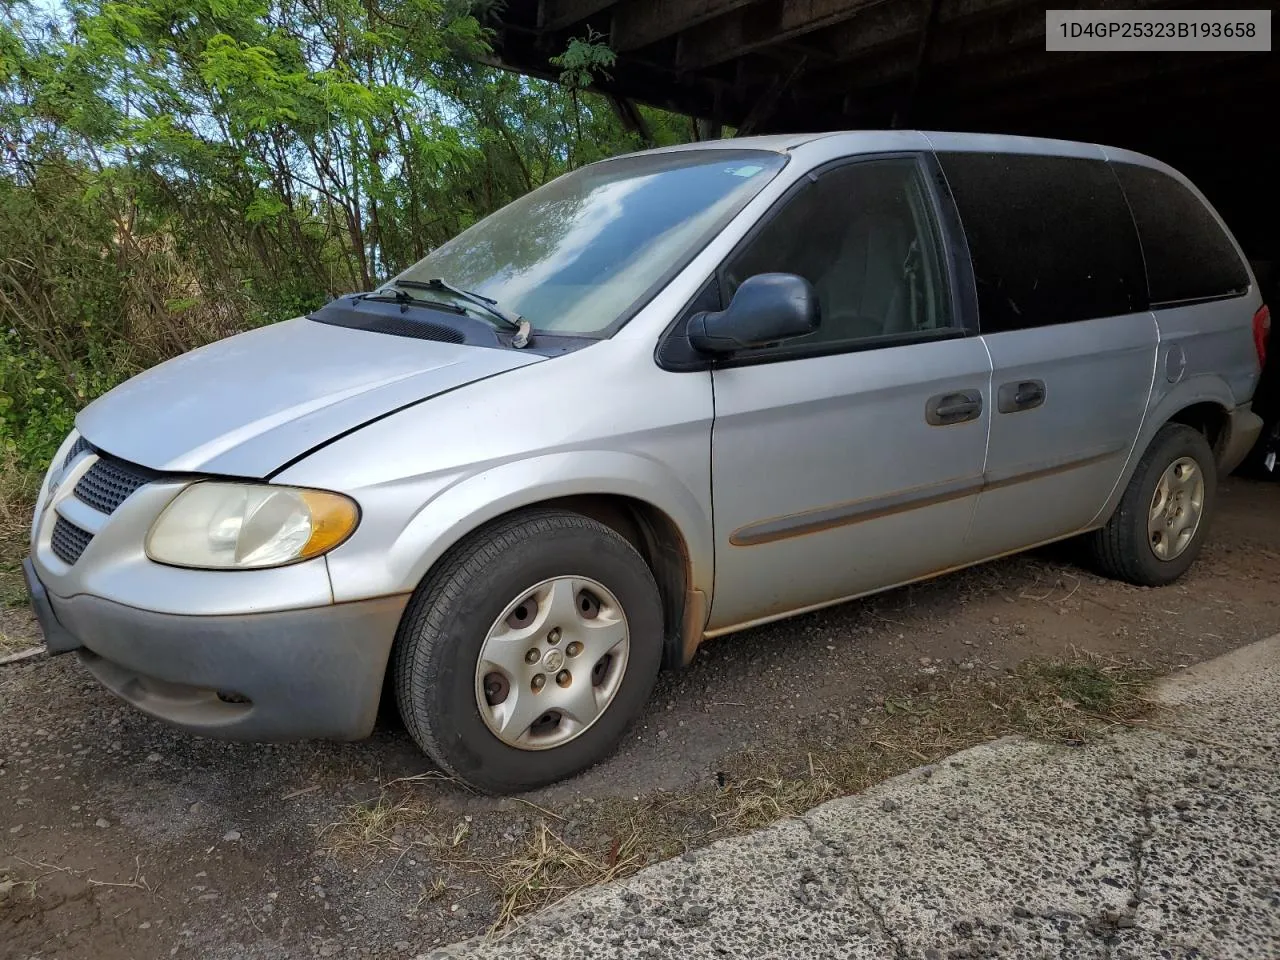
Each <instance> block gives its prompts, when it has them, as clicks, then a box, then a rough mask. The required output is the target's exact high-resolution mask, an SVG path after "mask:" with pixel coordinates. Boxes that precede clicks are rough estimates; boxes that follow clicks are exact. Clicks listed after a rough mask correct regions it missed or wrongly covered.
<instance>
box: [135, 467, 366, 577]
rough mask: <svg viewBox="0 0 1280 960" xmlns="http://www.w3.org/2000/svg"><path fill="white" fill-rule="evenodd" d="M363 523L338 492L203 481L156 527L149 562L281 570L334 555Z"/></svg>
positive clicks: (180, 498)
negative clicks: (325, 555)
mask: <svg viewBox="0 0 1280 960" xmlns="http://www.w3.org/2000/svg"><path fill="white" fill-rule="evenodd" d="M359 521H360V511H359V508H357V507H356V505H355V502H354V501H352V500H350V499H349V498H347V497H344V496H342V495H341V494H338V493H327V492H325V491H323V490H303V489H300V488H298V487H276V486H272V485H270V484H265V483H262V484H252V483H218V482H214V481H203V482H200V483H194V484H192V485H191V486H189V487H187V488H186V489H185V490H183V491H182V492H181V493H180V494H178V495H177V496H176V497H174V498H173V501H172V502H171V503H170V504H169V505H168V506H167V507H165V508H164V512H163V513H161V514H160V516H159V517H158V518H157V519H156V522H155V523H154V524H152V525H151V532H150V533H148V534H147V556H149V557H150V558H151V559H152V560H154V561H156V562H157V563H167V564H170V565H172V566H176V567H200V568H205V569H217V570H251V569H255V568H260V567H279V566H283V565H284V564H287V563H296V562H297V561H299V560H309V559H311V558H312V557H318V556H320V554H322V553H325V552H326V551H328V550H332V549H333V548H334V547H336V546H337V545H338V544H340V543H342V541H344V540H346V539H347V537H349V536H351V533H352V531H353V530H355V528H356V524H357V523H359Z"/></svg>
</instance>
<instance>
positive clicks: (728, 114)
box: [495, 0, 1280, 260]
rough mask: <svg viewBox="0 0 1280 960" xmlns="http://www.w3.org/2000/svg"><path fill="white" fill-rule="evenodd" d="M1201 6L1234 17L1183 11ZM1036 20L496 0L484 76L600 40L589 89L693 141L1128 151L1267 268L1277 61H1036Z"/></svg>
mask: <svg viewBox="0 0 1280 960" xmlns="http://www.w3.org/2000/svg"><path fill="white" fill-rule="evenodd" d="M1055 6H1063V5H1055ZM1066 6H1069V7H1072V8H1077V9H1082V8H1096V9H1102V8H1105V7H1122V8H1123V9H1143V8H1147V9H1154V8H1157V7H1161V8H1171V6H1170V5H1168V4H1152V3H1150V2H1145V0H1129V2H1125V3H1124V4H1122V5H1121V4H1114V3H1111V4H1098V3H1096V2H1094V3H1083V4H1081V3H1073V4H1069V5H1066ZM1218 6H1221V7H1222V9H1237V8H1238V4H1237V5H1230V4H1224V5H1219V4H1206V3H1197V4H1196V5H1195V8H1196V9H1201V10H1203V9H1210V8H1214V7H1218ZM1045 9H1046V5H1038V6H1036V5H1030V4H1026V3H1021V2H1016V0H507V2H506V4H505V6H501V7H500V9H499V12H498V13H497V14H496V23H495V26H496V28H497V41H496V45H495V46H496V51H497V58H498V62H499V63H500V64H501V65H502V66H504V67H508V68H510V69H514V70H518V71H520V72H522V73H527V74H531V75H535V76H548V77H555V76H558V73H559V71H558V70H557V69H556V68H555V67H554V66H552V65H551V63H550V62H549V58H550V57H553V56H555V55H556V54H559V53H562V52H563V51H564V49H565V47H566V45H567V44H568V42H569V40H570V39H571V38H573V37H585V36H587V34H588V30H592V31H595V32H596V33H599V34H601V35H602V37H603V39H604V41H605V42H607V43H609V45H610V46H611V47H612V48H613V49H614V51H616V53H617V56H618V60H617V64H616V65H615V67H614V68H612V69H611V70H610V74H611V76H610V77H609V78H607V79H605V78H602V79H601V80H600V82H599V88H600V90H601V91H602V92H604V93H608V94H611V95H613V96H614V98H615V102H616V103H617V104H618V106H619V109H620V110H621V111H622V113H623V115H624V118H627V117H630V119H631V120H632V121H634V120H635V113H634V111H633V110H630V109H629V107H628V104H629V102H631V101H639V102H643V103H649V104H653V105H656V106H662V107H666V108H668V109H672V110H676V111H678V112H681V113H686V114H689V115H691V116H693V117H696V118H699V119H700V120H702V121H703V123H702V127H703V129H704V130H706V131H714V130H716V129H718V127H719V125H720V124H728V125H730V126H733V127H736V128H738V129H739V131H740V132H742V133H748V132H750V133H772V132H796V131H808V130H833V129H856V128H864V129H865V128H883V127H892V126H897V127H914V128H922V129H945V130H981V131H991V132H1007V133H1025V134H1033V135H1039V136H1054V137H1064V138H1067V139H1079V140H1091V141H1096V142H1101V143H1108V144H1113V145H1116V146H1123V147H1129V148H1131V149H1136V150H1140V151H1143V152H1146V153H1150V154H1153V155H1155V156H1158V157H1160V158H1161V159H1164V160H1166V161H1168V162H1169V163H1172V164H1173V165H1174V166H1177V167H1179V168H1180V169H1182V170H1183V171H1184V172H1185V173H1186V174H1187V175H1188V176H1190V177H1191V178H1192V179H1193V180H1195V181H1196V182H1197V184H1198V185H1199V186H1200V187H1201V189H1203V190H1204V191H1205V192H1206V194H1208V195H1209V197H1210V199H1211V200H1212V201H1213V202H1214V203H1215V204H1216V205H1217V206H1218V207H1219V209H1220V211H1221V212H1222V214H1223V216H1224V217H1225V218H1226V219H1227V220H1228V222H1229V223H1231V225H1232V227H1233V228H1234V230H1235V232H1236V234H1237V236H1238V237H1239V239H1240V241H1241V243H1242V244H1243V245H1244V246H1245V247H1246V249H1247V250H1248V251H1249V252H1250V254H1251V256H1253V257H1255V258H1258V259H1262V260H1280V246H1278V238H1280V227H1278V226H1277V214H1278V213H1280V210H1278V209H1277V207H1280V204H1278V203H1277V191H1276V187H1275V183H1274V180H1275V177H1276V175H1277V171H1280V136H1277V129H1276V127H1277V126H1278V125H1280V121H1278V119H1277V118H1280V57H1277V55H1276V54H1274V53H1221V52H1214V53H1209V52H1206V53H1048V52H1046V51H1045V49H1044V46H1045V36H1044V11H1045Z"/></svg>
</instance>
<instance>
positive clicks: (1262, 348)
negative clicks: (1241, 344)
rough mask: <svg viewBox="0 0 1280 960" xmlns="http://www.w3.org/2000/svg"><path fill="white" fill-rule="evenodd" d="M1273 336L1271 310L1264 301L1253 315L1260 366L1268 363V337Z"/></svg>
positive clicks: (1254, 336)
mask: <svg viewBox="0 0 1280 960" xmlns="http://www.w3.org/2000/svg"><path fill="white" fill-rule="evenodd" d="M1270 336H1271V310H1270V308H1268V307H1267V305H1266V304H1265V303H1264V304H1263V305H1262V306H1260V307H1259V308H1258V312H1257V313H1255V314H1254V315H1253V345H1254V347H1256V348H1257V350H1258V366H1259V367H1265V366H1266V365H1267V339H1268V338H1269V337H1270Z"/></svg>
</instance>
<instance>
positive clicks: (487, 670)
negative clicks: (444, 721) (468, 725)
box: [476, 577, 630, 750]
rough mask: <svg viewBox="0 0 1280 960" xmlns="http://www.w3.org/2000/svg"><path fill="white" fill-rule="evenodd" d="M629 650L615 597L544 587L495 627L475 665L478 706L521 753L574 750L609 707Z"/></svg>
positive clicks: (574, 586) (576, 583) (562, 584)
mask: <svg viewBox="0 0 1280 960" xmlns="http://www.w3.org/2000/svg"><path fill="white" fill-rule="evenodd" d="M629 648H630V639H629V632H628V630H627V618H626V615H625V614H624V613H623V612H622V605H621V604H620V603H618V600H617V598H616V597H615V596H614V595H613V594H612V593H610V592H609V591H608V590H606V589H605V588H604V586H602V585H601V584H599V583H597V582H596V581H595V580H591V579H588V578H587V577H556V578H554V579H552V580H544V581H542V583H539V584H537V585H536V586H534V587H532V588H531V589H530V590H528V591H526V592H525V593H523V594H521V595H520V596H519V597H517V598H516V599H515V600H513V601H512V602H511V603H510V604H509V605H508V606H507V608H506V609H505V610H504V611H503V612H502V615H501V616H499V617H498V619H497V620H495V621H494V622H493V626H492V627H490V628H489V633H488V636H486V637H485V641H484V646H483V647H481V648H480V659H479V660H478V661H477V663H476V705H477V706H478V707H479V708H480V716H481V717H482V718H483V719H484V722H485V726H487V727H488V728H489V729H490V730H491V731H492V732H493V734H494V736H496V737H497V738H498V739H499V740H501V741H502V742H503V743H505V744H508V745H509V746H512V747H518V748H519V749H521V750H546V749H549V748H550V747H558V746H561V745H563V744H566V743H568V742H569V741H570V740H572V739H573V738H574V737H577V736H578V735H579V734H581V733H582V732H583V731H584V730H586V729H587V728H588V727H590V726H591V724H593V723H595V722H596V720H598V719H599V718H600V715H601V714H603V713H604V712H605V710H607V709H608V708H609V704H610V703H612V702H613V698H614V697H615V696H616V695H617V693H618V688H619V687H620V686H621V685H622V677H623V674H625V673H626V670H627V653H628V650H629Z"/></svg>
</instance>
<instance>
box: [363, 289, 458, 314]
mask: <svg viewBox="0 0 1280 960" xmlns="http://www.w3.org/2000/svg"><path fill="white" fill-rule="evenodd" d="M355 298H356V299H357V300H367V301H369V302H370V303H398V304H400V312H401V313H404V311H405V308H406V307H429V308H431V309H432V310H447V311H448V312H449V313H456V314H460V315H465V314H466V312H467V311H465V310H463V309H462V308H461V307H460V306H458V305H457V304H456V303H445V302H443V301H442V300H424V299H423V298H422V297H413V296H410V295H409V294H407V293H405V292H404V291H403V290H393V291H391V292H390V293H358V294H356V297H355Z"/></svg>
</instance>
